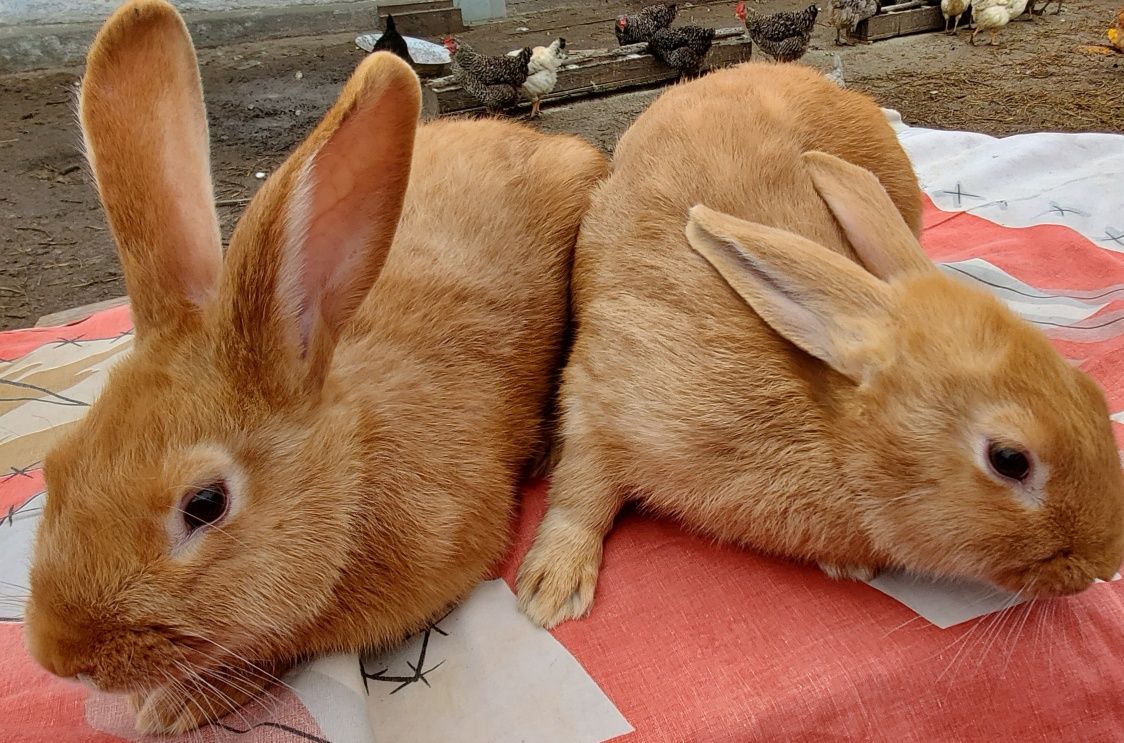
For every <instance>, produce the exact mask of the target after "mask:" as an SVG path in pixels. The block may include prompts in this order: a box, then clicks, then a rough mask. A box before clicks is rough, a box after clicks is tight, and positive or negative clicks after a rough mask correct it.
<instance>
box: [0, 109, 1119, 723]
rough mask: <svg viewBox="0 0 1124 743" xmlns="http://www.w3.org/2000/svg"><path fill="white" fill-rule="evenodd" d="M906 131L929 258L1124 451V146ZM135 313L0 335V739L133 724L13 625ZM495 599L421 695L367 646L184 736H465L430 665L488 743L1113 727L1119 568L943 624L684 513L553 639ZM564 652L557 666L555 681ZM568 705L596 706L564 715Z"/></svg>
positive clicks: (528, 515) (612, 554) (537, 501)
mask: <svg viewBox="0 0 1124 743" xmlns="http://www.w3.org/2000/svg"><path fill="white" fill-rule="evenodd" d="M898 129H899V136H900V137H901V140H902V142H903V144H904V145H905V147H906V149H907V150H908V151H909V153H910V156H911V158H912V159H913V161H914V164H915V167H916V168H917V170H918V174H919V177H920V179H921V183H922V186H923V188H924V190H925V192H926V196H927V198H926V213H925V232H924V238H923V244H924V246H925V248H926V250H927V251H928V252H929V254H930V255H931V256H932V257H933V258H934V260H936V261H938V262H940V263H941V264H942V266H943V268H944V270H946V271H948V272H950V273H951V274H953V275H957V276H960V277H962V278H963V279H964V280H965V281H970V282H977V283H980V284H982V285H984V286H986V287H987V288H989V289H990V290H992V291H994V292H996V293H997V294H998V295H999V296H1000V297H1002V298H1003V299H1004V300H1005V301H1007V302H1008V303H1009V304H1010V305H1011V306H1012V307H1013V308H1014V309H1015V310H1016V311H1018V312H1019V313H1020V314H1022V315H1023V317H1025V318H1026V319H1027V320H1029V321H1030V322H1033V323H1035V324H1036V325H1038V326H1039V327H1040V328H1042V329H1043V331H1044V332H1046V333H1047V334H1048V335H1049V336H1050V338H1051V339H1052V340H1053V342H1054V343H1055V344H1056V346H1057V347H1058V349H1059V350H1060V351H1061V352H1062V353H1063V354H1064V355H1065V356H1067V357H1068V358H1069V359H1071V360H1073V361H1074V363H1077V364H1079V365H1080V366H1081V368H1083V369H1084V370H1086V371H1087V372H1088V373H1089V374H1091V375H1092V376H1093V377H1094V378H1095V379H1096V380H1097V381H1098V382H1099V383H1100V384H1101V385H1102V386H1103V387H1104V389H1105V390H1106V393H1107V396H1108V399H1109V405H1110V409H1111V412H1112V414H1113V419H1114V428H1115V430H1116V434H1117V439H1118V441H1119V442H1121V444H1122V445H1124V412H1122V411H1124V190H1122V189H1121V188H1120V187H1119V178H1120V174H1121V173H1124V137H1120V136H1109V135H1050V134H1040V135H1027V136H1024V137H1012V138H1008V139H1005V140H996V139H992V138H990V137H984V136H982V135H975V134H968V133H963V132H937V131H931V130H923V129H912V128H908V127H904V126H900V125H899V126H898ZM1044 153H1048V154H1044ZM129 327H130V325H129V318H128V312H127V309H126V308H120V309H114V310H109V311H107V312H104V313H101V314H99V315H97V316H95V317H92V318H90V319H88V320H85V321H83V322H80V323H76V324H73V325H70V326H67V327H62V328H48V329H36V330H28V331H16V332H11V333H4V334H0V358H2V359H3V362H2V363H0V377H2V379H3V382H4V385H3V387H4V389H3V395H2V396H0V397H2V399H0V425H2V427H3V429H2V430H3V437H2V438H0V467H2V470H3V473H4V474H3V475H2V476H0V515H2V516H3V517H4V520H3V522H2V523H0V560H2V561H3V564H2V565H0V572H2V573H3V575H2V576H0V577H2V578H3V580H4V581H5V583H4V584H3V585H4V586H5V587H6V588H7V589H8V590H7V591H6V593H7V597H6V599H5V601H4V604H3V606H4V608H3V611H2V612H0V613H2V614H3V616H4V617H6V620H7V621H6V622H5V623H3V624H0V644H2V650H3V655H2V656H0V658H2V660H0V700H2V701H3V704H4V714H3V716H2V717H0V741H44V742H47V741H50V743H58V742H59V741H99V742H102V741H116V740H125V739H129V738H130V737H131V736H130V732H129V725H130V720H129V716H128V713H127V710H126V709H125V708H124V706H123V705H122V704H121V702H120V701H119V700H112V699H108V698H104V697H101V696H100V695H92V696H91V695H90V692H88V691H87V690H86V689H85V688H83V687H80V686H77V685H73V684H68V683H64V682H62V681H59V680H56V679H53V678H51V677H49V676H48V675H47V674H46V673H44V672H43V671H41V670H39V669H38V668H37V667H36V666H35V665H34V663H33V662H32V661H31V660H30V658H29V657H28V656H27V654H26V651H25V650H24V649H23V646H22V640H21V624H20V620H21V617H22V597H23V592H22V591H21V587H23V586H26V570H27V568H26V565H27V559H28V554H29V552H28V550H29V548H30V544H31V540H32V536H33V534H34V526H35V523H36V521H37V519H38V513H39V512H40V509H41V507H42V502H43V499H44V498H45V497H46V495H45V494H44V492H43V480H42V475H41V471H40V469H39V468H40V466H41V465H40V460H41V458H42V454H43V452H44V451H45V450H46V448H47V446H48V445H49V443H50V441H51V439H52V438H53V437H54V435H57V433H58V431H60V430H63V429H64V428H65V427H66V426H67V425H69V424H70V423H72V422H73V421H74V420H77V419H78V418H79V417H80V416H81V415H82V414H83V413H84V411H85V409H86V407H87V406H88V403H89V402H90V400H92V399H93V397H94V396H95V395H96V392H97V389H98V388H99V387H100V384H101V383H102V381H104V375H105V372H106V369H107V368H108V367H109V366H111V365H112V363H113V361H114V360H116V359H117V358H119V357H120V355H121V354H124V353H127V350H128V348H129V345H130V342H131V337H130V336H129V335H128V331H129ZM546 491H547V485H546V484H545V483H533V484H531V485H529V486H528V487H527V488H526V489H525V495H524V498H523V507H522V513H521V516H520V521H519V524H518V533H517V536H516V540H515V545H514V547H513V550H512V554H511V556H510V558H509V559H508V561H507V563H506V564H505V566H503V568H502V570H501V571H500V574H501V576H502V578H503V580H504V581H506V582H507V583H508V584H509V585H510V587H511V588H513V587H514V586H513V584H512V581H513V576H514V574H515V570H516V567H517V566H518V561H519V559H520V558H521V557H522V555H523V554H524V553H525V551H526V550H527V548H528V547H529V544H530V539H531V535H532V534H533V531H534V528H535V526H536V525H537V523H538V521H539V520H540V519H541V517H542V515H543V513H544V511H545V497H546ZM488 590H489V592H490V593H489V596H491V598H488V599H487V601H490V602H491V603H490V604H488V605H487V606H484V604H485V603H486V602H485V599H484V598H478V597H476V596H475V595H474V598H473V599H470V601H469V604H473V602H475V604H474V606H476V607H478V608H473V609H471V611H480V612H485V613H484V614H480V616H486V617H488V618H489V621H494V619H495V618H496V617H501V618H502V620H503V621H505V622H511V625H510V626H511V627H512V628H514V629H513V630H511V631H510V632H508V631H507V630H505V631H504V632H503V633H500V635H501V637H500V638H499V639H497V640H494V641H493V640H488V641H485V640H480V639H479V637H477V640H478V642H477V644H476V645H472V642H473V640H472V639H471V638H468V639H457V632H456V629H457V628H460V629H462V630H463V631H464V632H465V633H469V632H477V634H479V627H480V626H481V625H480V624H479V623H477V624H473V623H472V622H471V621H469V620H468V618H467V615H466V614H465V612H467V611H470V609H469V607H468V606H467V605H466V607H462V609H459V610H457V612H454V614H453V615H450V617H449V618H448V619H447V620H442V622H441V623H439V627H438V629H440V630H441V632H440V633H437V632H436V631H434V632H433V633H432V634H433V644H431V645H428V647H429V651H428V652H429V653H430V661H427V664H426V668H427V669H429V668H430V667H431V666H433V670H428V671H426V673H427V676H426V677H425V684H422V683H416V684H404V685H403V687H404V688H399V689H397V690H396V691H395V694H394V696H393V697H391V696H390V691H391V688H392V687H390V686H389V685H386V684H379V683H377V682H378V678H376V677H377V674H373V673H371V672H370V670H371V668H373V666H371V665H361V664H360V663H359V659H358V658H347V657H343V658H340V659H335V660H333V661H332V663H333V664H335V665H333V666H332V667H331V668H329V667H328V666H327V665H323V664H322V665H316V664H313V665H312V666H311V667H310V668H308V669H304V670H301V671H298V672H295V673H294V674H293V675H292V676H290V677H289V678H288V679H287V680H288V681H289V682H290V683H291V685H292V687H293V688H292V690H288V689H284V690H279V691H278V695H277V698H276V699H275V700H273V701H271V702H270V703H269V704H267V705H264V706H260V707H258V708H255V709H252V710H247V711H245V712H244V713H243V714H241V715H232V716H230V717H228V718H227V719H226V720H224V721H223V723H224V727H222V728H211V729H210V730H208V731H207V732H206V733H205V734H204V735H203V736H202V737H200V736H199V735H198V734H196V735H195V736H193V737H192V738H190V739H191V740H257V741H267V740H268V741H273V740H278V741H281V740H284V741H301V740H332V741H334V742H336V743H344V741H380V740H399V739H403V737H404V736H405V734H406V733H411V732H412V734H413V735H412V739H414V740H450V739H452V738H448V737H444V738H442V737H435V736H438V734H437V733H434V732H432V731H434V730H440V729H445V728H441V727H440V725H441V724H442V721H441V720H440V719H439V718H440V717H441V716H442V715H444V716H446V717H447V718H449V719H448V720H445V721H444V724H448V725H449V726H450V727H449V728H448V729H453V730H455V729H457V727H456V726H457V723H458V721H459V720H460V719H461V717H462V716H464V715H467V714H468V712H467V711H466V710H465V709H461V708H458V707H457V701H456V700H457V699H458V697H462V696H468V695H470V694H478V693H479V690H478V689H475V688H474V689H469V688H468V687H467V686H464V687H457V688H442V687H441V684H442V674H445V676H444V678H445V679H447V680H448V679H453V678H460V679H463V678H465V677H466V675H470V672H471V671H472V670H473V668H474V667H475V666H474V664H481V669H480V670H481V674H480V677H481V680H480V682H479V685H480V686H482V687H484V688H485V690H486V689H487V688H488V687H489V685H493V684H494V685H495V688H496V689H499V688H501V687H502V688H503V689H504V691H503V693H502V694H499V693H497V694H494V695H493V696H492V697H491V700H492V701H491V703H492V704H493V705H494V709H487V710H486V715H485V716H486V717H489V718H492V723H491V724H492V725H493V727H492V728H487V727H486V724H484V723H481V724H482V725H484V726H483V727H479V726H478V727H473V728H472V729H473V730H484V729H489V730H491V731H492V732H489V733H487V734H484V733H480V734H479V735H481V736H483V737H481V738H479V739H487V740H534V741H553V740H558V741H566V740H601V739H606V738H616V739H619V740H622V741H629V742H630V743H631V742H632V741H636V742H637V743H639V742H640V741H731V742H732V741H738V742H741V741H816V742H817V743H818V742H819V741H830V740H870V741H894V742H895V743H908V742H909V741H952V740H955V741H996V740H1003V741H1063V740H1072V741H1086V740H1087V741H1094V740H1095V741H1114V740H1124V581H1115V582H1110V583H1104V584H1100V585H1097V586H1094V587H1093V588H1091V589H1090V590H1088V591H1086V592H1085V593H1083V594H1081V595H1079V596H1076V597H1071V598H1068V599H1064V600H1058V601H1053V602H1047V603H1035V604H1030V605H1027V604H1022V605H1018V606H1014V607H1013V608H1010V609H1008V610H1006V611H1003V612H997V613H989V614H986V615H985V616H983V617H980V618H977V619H972V620H970V621H965V622H961V623H958V624H954V626H951V627H948V628H947V629H940V628H939V627H938V626H936V624H934V623H931V622H930V621H928V620H926V618H925V617H924V616H921V615H919V614H918V613H916V612H915V611H914V610H913V609H911V608H909V607H908V606H906V605H905V604H903V603H900V602H899V601H898V600H895V599H894V598H892V597H891V596H889V595H886V594H884V593H882V592H880V591H878V590H875V589H874V588H872V587H870V586H868V585H865V584H862V583H854V582H838V581H832V580H829V579H827V578H826V577H824V576H823V575H822V574H821V573H820V572H819V571H817V570H816V569H814V568H811V567H808V566H802V565H797V564H794V563H791V562H788V561H785V560H781V559H776V558H769V557H763V556H761V555H757V554H752V553H749V552H746V551H741V550H736V549H731V548H720V547H716V546H714V545H712V544H710V543H709V542H708V541H707V540H704V539H700V538H698V537H694V536H690V535H688V534H686V533H685V532H684V531H683V530H682V529H680V528H679V527H678V526H676V525H675V524H674V523H671V522H668V521H663V520H657V519H653V518H650V517H647V516H644V515H640V514H635V513H630V514H628V515H626V516H624V517H623V518H622V519H621V521H620V523H619V525H618V527H617V528H616V529H615V530H614V531H613V533H612V534H611V536H610V537H609V539H608V542H607V545H606V550H605V559H604V568H603V570H602V572H601V577H600V583H599V585H598V593H597V600H596V603H595V606H594V609H593V613H592V615H591V616H590V617H589V618H588V619H586V620H583V621H578V622H568V623H566V624H563V625H562V626H560V627H558V628H557V629H556V630H554V631H553V632H552V633H549V634H548V633H546V632H545V631H542V630H537V629H534V628H531V627H529V626H527V625H526V623H525V620H523V618H522V617H520V616H518V615H517V614H516V613H515V608H514V603H513V602H512V601H511V600H510V592H509V591H508V590H507V588H506V587H504V585H503V583H499V582H497V583H495V584H491V585H490V587H489V589H488ZM948 600H949V601H950V602H951V601H954V600H956V599H955V598H954V597H952V596H950V597H949V599H948ZM479 607H483V608H479ZM486 612H491V613H490V614H488V613H486ZM458 617H459V618H458ZM473 627H476V628H477V629H476V630H471V628H473ZM516 630H517V631H516ZM516 635H518V636H519V637H522V638H524V639H520V640H516V639H512V640H511V643H512V644H520V643H522V644H521V645H520V648H519V649H518V653H520V655H518V657H519V658H520V659H521V661H520V665H521V666H524V665H525V666H528V667H530V668H531V669H532V670H534V664H535V659H536V658H542V659H544V660H543V662H542V667H541V668H540V669H538V670H537V671H535V673H537V674H539V675H540V676H544V677H545V678H546V686H545V688H546V689H547V690H548V691H549V690H551V688H552V687H551V684H555V686H554V687H553V688H554V689H556V690H557V691H558V696H559V697H565V696H566V694H565V693H569V691H570V690H571V687H573V688H574V689H576V688H578V687H581V689H580V694H576V695H573V696H571V697H567V698H568V699H572V700H584V701H573V702H570V703H567V704H568V705H569V706H567V704H561V703H560V704H559V705H558V707H557V708H556V709H552V711H551V713H550V714H545V713H542V714H527V710H526V709H525V708H526V707H528V706H533V707H536V709H539V708H538V706H537V705H541V704H543V702H541V701H538V698H536V700H532V699H531V697H530V696H526V697H521V696H520V695H521V694H524V693H525V694H527V695H530V694H531V693H532V692H531V691H530V688H531V685H530V683H529V682H524V681H519V682H518V683H513V684H509V685H507V686H503V682H502V679H500V678H498V677H496V675H495V674H496V671H495V670H493V669H490V668H489V669H486V670H487V671H488V672H487V673H484V670H485V669H484V668H483V665H485V664H487V662H488V658H490V657H491V656H493V655H495V654H496V653H499V652H501V650H502V651H503V652H510V651H511V649H510V648H501V646H500V643H501V642H502V641H503V637H511V638H515V637H516ZM429 637H430V635H428V634H427V635H426V639H427V642H428V640H429ZM487 642H494V643H495V644H494V645H491V646H489V645H488V644H487ZM466 647H467V648H468V650H466V649H465V648H466ZM546 659H549V661H547V660H546ZM446 661H447V662H448V664H447V665H440V664H441V663H444V662H446ZM392 662H393V661H387V662H386V664H388V665H389V664H392ZM566 663H570V664H571V665H572V668H570V670H568V671H566V672H565V673H562V672H561V671H559V670H558V669H559V668H561V667H562V666H565V665H566ZM458 664H459V665H458ZM333 669H335V670H333ZM339 669H343V670H342V671H341V670H339ZM510 672H511V673H512V674H517V673H519V672H520V671H518V670H516V669H512V670H511V671H510ZM348 674H353V678H352V677H349V676H348ZM457 674H460V675H457ZM552 674H555V675H552ZM348 678H352V681H348ZM371 679H374V680H371ZM353 682H354V683H353ZM368 682H369V683H368ZM446 683H451V682H449V681H446ZM460 683H462V684H463V681H462V682H460ZM384 687H385V688H384ZM523 689H526V690H527V691H525V692H524V691H521V690H523ZM282 692H283V693H282ZM564 692H565V693H564ZM583 694H584V695H585V696H581V695H583ZM427 695H428V696H427ZM472 698H473V699H474V700H475V699H477V697H476V696H473V697H472ZM483 698H488V697H483ZM333 700H334V702H333ZM388 700H392V701H393V703H394V704H396V705H398V706H395V707H392V706H389V705H390V702H388ZM473 704H474V705H477V706H478V705H479V704H480V703H478V702H475V701H474V702H473ZM595 707H596V708H597V712H596V713H594V712H593V711H592V710H593V709H594V708H595ZM521 708H522V709H521ZM583 710H585V711H586V713H588V715H590V716H598V719H597V720H596V721H595V722H590V723H589V724H584V723H582V724H579V723H580V722H581V720H582V719H583V718H582V715H583ZM531 712H535V710H531ZM411 715H415V716H416V719H415V718H413V717H411ZM587 722H588V721H587ZM473 724H474V725H476V723H473ZM435 725H436V727H435ZM629 728H631V730H632V731H631V732H624V731H626V730H628V729H629ZM391 730H393V731H395V732H394V733H393V734H391V733H390V732H388V731H391ZM567 730H571V731H578V730H580V733H578V732H574V733H573V735H572V736H570V737H567V735H566V731H567ZM598 731H601V732H598ZM622 733H623V734H622ZM461 739H464V740H468V739H469V738H468V737H464V738H461ZM473 739H476V738H473Z"/></svg>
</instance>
